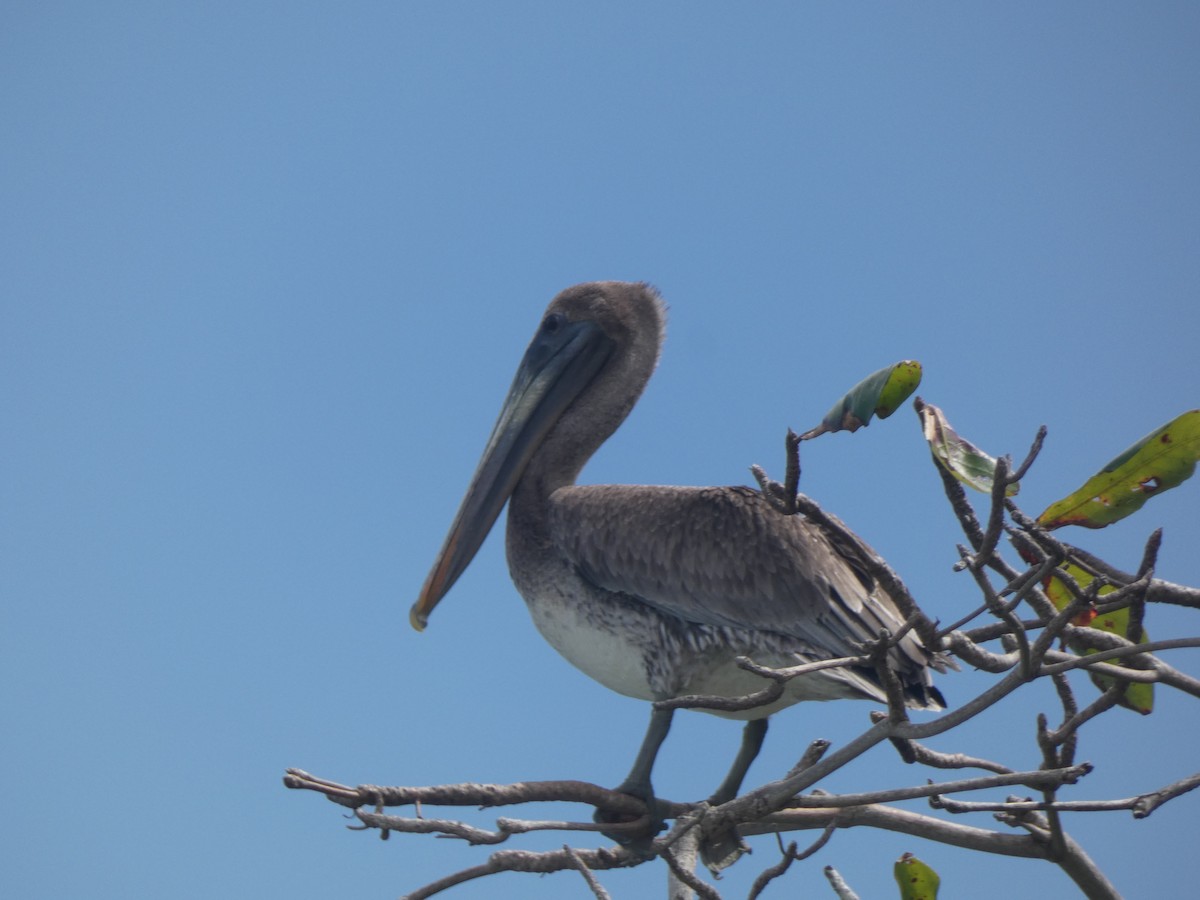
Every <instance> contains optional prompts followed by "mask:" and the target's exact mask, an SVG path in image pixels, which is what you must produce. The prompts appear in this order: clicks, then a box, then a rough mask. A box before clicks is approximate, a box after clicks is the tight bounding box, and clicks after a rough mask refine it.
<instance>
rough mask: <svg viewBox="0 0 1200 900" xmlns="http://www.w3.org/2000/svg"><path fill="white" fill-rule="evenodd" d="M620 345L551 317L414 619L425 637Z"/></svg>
mask: <svg viewBox="0 0 1200 900" xmlns="http://www.w3.org/2000/svg"><path fill="white" fill-rule="evenodd" d="M613 346H614V342H613V340H612V339H611V338H610V337H609V336H608V335H607V334H605V333H604V331H603V330H602V329H601V328H600V326H598V325H596V324H595V323H593V322H570V321H568V320H567V319H566V318H565V317H564V316H561V315H558V314H554V313H552V314H550V315H547V316H546V318H545V319H544V320H543V322H542V326H541V328H539V329H538V333H537V334H536V335H534V338H533V341H532V342H531V343H530V345H529V349H527V350H526V351H525V357H524V359H522V360H521V365H520V367H519V368H518V369H517V374H516V377H515V378H514V379H513V383H512V387H511V388H509V391H508V396H507V397H506V398H505V400H504V406H503V407H502V408H501V410H500V417H499V418H498V419H497V420H496V425H495V427H494V428H493V429H492V435H491V437H489V438H488V442H487V447H485V448H484V451H483V458H482V459H480V460H479V466H478V467H477V468H476V469H475V475H474V477H473V478H472V479H471V484H470V486H469V487H468V488H467V493H466V496H464V497H463V501H462V504H461V505H460V506H459V508H458V513H457V514H456V515H455V517H454V524H452V525H451V526H450V533H449V534H448V535H446V542H445V543H444V544H443V545H442V549H441V552H440V553H438V556H437V559H436V560H434V563H433V568H432V570H430V572H429V577H428V578H426V579H425V586H424V587H422V588H421V595H420V597H418V598H417V602H416V603H414V604H413V607H412V610H411V612H410V613H409V621H410V622H411V623H412V626H413V628H415V629H417V631H423V630H424V629H425V626H426V624H427V623H428V622H429V614H430V612H432V611H433V608H434V607H435V606H437V604H438V601H440V600H441V599H442V597H444V596H445V595H446V592H447V591H449V590H450V588H451V587H452V586H453V585H454V582H455V581H457V580H458V576H460V575H461V574H462V573H463V571H464V570H465V569H466V568H467V566H468V565H469V564H470V562H471V560H472V559H473V558H474V557H475V553H476V552H477V551H478V550H479V547H480V545H481V544H482V543H483V540H484V538H486V537H487V535H488V532H489V531H491V529H492V525H494V524H495V522H496V518H497V516H499V515H500V510H501V509H503V508H504V504H505V503H506V502H507V500H508V498H509V496H510V495H511V494H512V492H513V489H514V488H515V487H516V485H517V482H518V481H519V480H520V478H521V475H522V473H524V471H525V466H526V464H527V463H528V462H529V459H530V457H532V456H533V454H534V452H535V451H536V450H537V448H538V447H539V446H541V443H542V441H543V439H544V438H545V437H546V434H547V433H548V432H549V431H550V429H551V428H552V427H553V426H554V423H555V422H557V421H558V419H559V417H560V416H561V415H562V413H563V411H564V410H565V409H566V408H567V407H568V406H570V404H571V402H572V401H573V400H574V399H575V398H576V397H577V396H579V393H580V392H581V391H582V390H583V389H584V388H585V387H587V385H588V384H589V383H590V382H591V380H592V379H593V378H594V377H595V375H596V373H597V372H598V371H599V370H600V369H601V367H602V366H603V365H604V363H605V362H606V361H607V360H608V357H609V355H610V354H611V353H612V350H613Z"/></svg>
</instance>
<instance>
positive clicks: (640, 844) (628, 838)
mask: <svg viewBox="0 0 1200 900" xmlns="http://www.w3.org/2000/svg"><path fill="white" fill-rule="evenodd" d="M617 790H618V791H620V792H621V793H622V794H627V795H628V796H630V797H635V798H636V799H638V800H640V801H642V803H644V804H645V805H646V812H645V814H644V815H641V816H638V817H636V818H634V817H631V816H629V815H627V814H620V813H617V814H613V813H611V812H610V811H609V810H607V809H605V808H604V807H602V806H601V807H597V809H596V811H595V813H593V814H592V821H593V822H595V823H596V824H597V825H602V826H605V827H603V828H601V829H600V833H601V834H602V835H604V836H605V837H606V838H608V839H609V840H610V841H616V842H617V843H618V844H620V845H621V846H622V847H624V848H625V849H627V850H631V851H633V852H635V853H640V854H642V855H643V856H646V857H647V858H649V857H650V856H652V855H653V854H652V853H651V852H650V842H651V840H653V838H654V836H655V835H657V834H659V833H660V832H661V831H663V829H665V828H666V827H667V823H666V819H665V817H664V816H663V815H662V810H661V804H659V802H658V800H657V799H655V797H654V795H653V794H650V795H649V796H645V795H643V793H642V792H640V791H633V790H626V789H624V788H623V787H621V788H617ZM608 826H614V827H608Z"/></svg>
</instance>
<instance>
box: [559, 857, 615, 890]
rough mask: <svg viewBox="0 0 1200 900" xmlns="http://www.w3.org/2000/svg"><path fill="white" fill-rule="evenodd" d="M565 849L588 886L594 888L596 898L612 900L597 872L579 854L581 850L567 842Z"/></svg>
mask: <svg viewBox="0 0 1200 900" xmlns="http://www.w3.org/2000/svg"><path fill="white" fill-rule="evenodd" d="M563 850H564V851H565V852H566V853H567V855H568V856H569V857H570V858H571V862H573V863H574V864H575V868H576V869H578V870H579V874H580V875H582V876H583V880H584V881H586V882H587V886H588V887H589V888H591V889H592V894H594V895H595V897H596V900H612V898H611V896H610V895H609V893H608V891H606V890H605V889H604V886H603V885H602V884H600V882H599V881H598V880H597V879H596V874H595V873H594V872H593V871H592V870H591V869H589V868H588V864H587V863H585V862H584V861H583V857H582V856H580V855H579V851H578V850H576V849H575V848H574V847H570V846H568V845H566V844H563Z"/></svg>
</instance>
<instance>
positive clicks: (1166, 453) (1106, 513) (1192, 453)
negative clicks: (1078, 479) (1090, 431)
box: [1038, 409, 1200, 529]
mask: <svg viewBox="0 0 1200 900" xmlns="http://www.w3.org/2000/svg"><path fill="white" fill-rule="evenodd" d="M1198 460H1200V409H1193V410H1189V411H1188V412H1185V413H1184V414H1183V415H1181V416H1177V417H1176V418H1174V419H1172V420H1171V421H1170V422H1168V423H1167V424H1166V425H1163V426H1162V427H1161V428H1158V429H1155V430H1154V431H1152V432H1150V434H1148V435H1146V436H1145V437H1144V438H1142V439H1141V440H1140V441H1138V442H1137V443H1136V444H1134V445H1133V446H1132V447H1130V448H1129V449H1128V450H1126V451H1125V452H1124V453H1122V454H1121V455H1120V456H1118V457H1117V458H1116V459H1114V460H1112V462H1110V463H1109V464H1108V465H1106V466H1105V467H1104V468H1103V469H1101V470H1100V471H1099V472H1097V473H1096V474H1095V475H1093V476H1092V477H1091V478H1089V479H1088V480H1087V482H1086V483H1085V484H1084V485H1083V487H1081V488H1079V490H1077V491H1075V492H1074V493H1072V494H1070V495H1068V496H1066V497H1064V498H1063V499H1062V500H1059V501H1058V502H1056V503H1052V504H1050V506H1048V507H1047V508H1046V510H1045V512H1043V513H1042V514H1041V515H1040V516H1038V524H1039V525H1041V526H1042V527H1043V528H1046V529H1051V528H1061V527H1062V526H1063V525H1081V526H1083V527H1084V528H1104V527H1105V526H1107V525H1111V524H1112V523H1113V522H1117V521H1120V520H1121V519H1123V518H1125V517H1126V516H1128V515H1129V514H1130V513H1133V512H1136V511H1137V510H1139V509H1141V508H1142V505H1143V504H1144V503H1145V502H1146V501H1147V500H1148V499H1150V497H1152V496H1154V495H1155V494H1161V493H1162V492H1163V491H1166V490H1170V489H1171V488H1173V487H1176V486H1178V485H1180V484H1182V483H1183V482H1185V481H1187V480H1188V479H1189V478H1191V477H1192V474H1193V473H1194V472H1195V471H1196V462H1197V461H1198Z"/></svg>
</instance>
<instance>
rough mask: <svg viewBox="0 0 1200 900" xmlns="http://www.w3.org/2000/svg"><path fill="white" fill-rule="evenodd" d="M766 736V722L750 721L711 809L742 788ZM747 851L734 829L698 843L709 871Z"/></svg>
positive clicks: (728, 799)
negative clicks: (743, 781)
mask: <svg viewBox="0 0 1200 900" xmlns="http://www.w3.org/2000/svg"><path fill="white" fill-rule="evenodd" d="M766 736H767V719H765V718H762V719H751V720H750V721H749V722H747V723H746V727H745V728H744V729H742V746H741V747H739V748H738V753H737V756H736V757H734V760H733V765H732V766H730V767H729V774H728V775H726V776H725V780H724V781H722V782H721V784H720V786H719V787H718V788H717V789H716V790H715V791H714V792H713V795H712V796H711V797H709V798H708V803H709V805H710V806H720V805H721V804H722V803H728V802H729V801H730V800H732V799H733V798H734V797H736V796H737V795H738V792H739V791H740V790H741V789H742V780H743V779H744V778H745V777H746V772H748V771H749V769H750V764H751V763H753V762H754V759H755V757H757V756H758V751H759V750H761V749H762V743H763V738H765V737H766ZM746 851H747V847H746V845H745V844H744V843H743V842H742V839H741V837H740V836H739V835H738V833H737V829H735V828H727V829H722V830H721V831H716V832H714V833H712V834H710V835H708V836H707V837H706V838H704V840H702V841H701V843H700V858H701V859H702V860H704V864H705V865H706V866H708V868H709V871H711V872H714V873H716V872H720V871H721V870H722V869H724V868H727V867H729V866H731V865H733V864H734V863H735V862H737V861H738V858H739V857H740V856H741V855H742V854H743V853H745V852H746Z"/></svg>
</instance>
